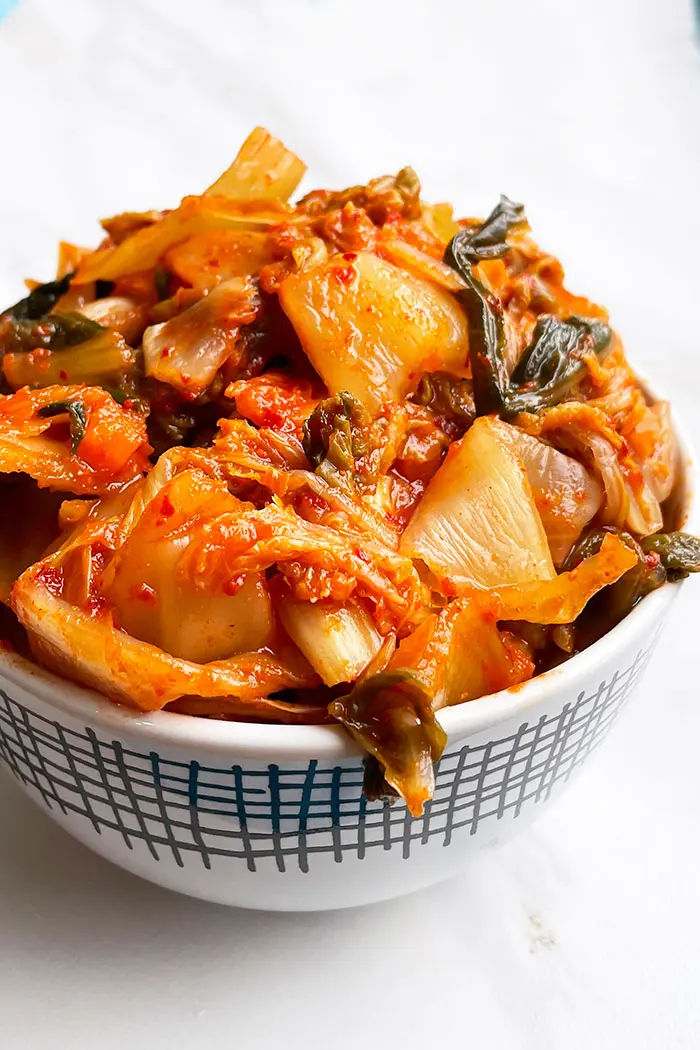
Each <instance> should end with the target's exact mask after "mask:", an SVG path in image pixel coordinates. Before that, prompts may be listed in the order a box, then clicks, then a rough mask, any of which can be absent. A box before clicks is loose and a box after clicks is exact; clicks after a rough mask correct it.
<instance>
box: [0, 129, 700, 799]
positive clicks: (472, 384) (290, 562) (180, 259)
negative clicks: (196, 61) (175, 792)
mask: <svg viewBox="0 0 700 1050" xmlns="http://www.w3.org/2000/svg"><path fill="white" fill-rule="evenodd" d="M304 172H305V166H304V164H303V162H302V161H301V160H300V159H299V158H298V157H297V156H296V155H295V154H294V153H292V152H291V150H289V149H288V148H287V147H286V146H285V145H284V144H283V143H281V142H280V141H279V140H278V139H275V138H274V137H273V136H271V135H270V134H269V132H267V131H265V129H263V128H256V129H255V130H254V131H253V132H252V133H251V135H250V136H249V137H248V139H247V140H246V141H245V143H244V144H243V146H242V147H241V149H240V151H239V152H238V154H237V156H236V157H235V159H234V161H233V163H232V164H231V165H230V167H229V168H227V169H226V171H225V172H224V173H223V174H222V175H221V176H220V177H219V178H218V179H215V180H214V181H213V182H212V183H211V185H210V186H209V188H208V189H207V190H206V191H205V192H204V193H201V194H199V195H195V196H190V197H185V198H184V200H182V201H181V202H180V203H179V204H178V203H177V202H170V204H171V205H173V204H174V205H175V206H174V207H170V208H164V209H162V210H160V209H159V210H150V211H143V212H128V211H126V212H123V213H122V214H121V215H117V216H114V217H112V218H109V219H105V220H103V223H102V226H103V229H104V232H105V239H104V240H103V241H102V243H101V244H100V246H99V247H98V248H97V249H96V250H95V251H89V250H86V249H83V248H78V247H76V246H74V245H70V244H67V243H63V244H62V245H61V247H60V252H59V259H60V262H59V271H58V276H57V279H56V280H53V281H49V282H47V283H45V284H42V285H38V286H36V287H35V288H34V290H33V291H31V292H30V293H29V294H28V295H27V296H26V297H25V298H24V299H22V300H20V301H19V302H18V303H16V304H15V305H14V306H11V307H9V308H8V309H7V310H5V311H4V312H3V313H1V314H0V371H1V376H0V390H1V391H2V392H1V393H0V497H1V498H2V503H1V505H0V510H1V511H2V512H1V513H0V541H1V543H0V546H1V548H2V549H1V550H0V602H2V603H3V623H4V622H7V620H8V618H9V617H12V616H13V617H14V620H13V621H12V623H13V627H12V636H13V639H14V640H15V641H16V640H17V639H18V638H19V639H20V641H21V643H22V644H23V645H24V647H25V649H27V651H31V653H32V654H33V658H34V659H35V660H37V661H38V662H39V663H41V664H43V665H44V666H46V667H48V668H50V669H51V670H53V671H54V672H56V673H58V674H60V675H63V676H64V677H66V678H68V679H70V680H72V681H75V682H79V683H82V684H84V685H87V686H90V687H92V688H95V689H98V690H99V691H101V692H102V693H103V694H105V696H107V697H109V698H110V699H111V700H113V701H114V702H116V703H120V704H124V705H130V706H132V707H135V708H138V709H140V710H142V711H155V710H165V711H168V712H169V711H174V712H178V713H179V714H181V715H182V714H185V715H187V716H189V717H200V718H213V719H245V720H257V721H273V722H284V723H320V724H324V723H327V724H332V725H336V726H342V727H344V729H345V730H346V731H347V732H348V733H349V734H350V736H351V737H352V738H353V740H354V741H355V742H356V744H357V746H358V747H359V748H360V749H361V750H362V751H363V753H364V755H365V782H364V783H365V793H366V795H367V798H368V799H387V798H388V799H390V800H395V799H396V798H397V797H400V798H402V799H403V800H404V801H405V803H406V806H407V808H408V811H410V813H411V814H412V815H413V816H419V815H420V814H421V813H422V812H423V807H424V806H425V804H426V803H427V802H428V801H429V800H430V798H431V797H432V794H433V791H434V787H435V772H434V767H435V763H436V762H437V761H438V760H439V758H440V756H441V754H442V752H443V749H444V747H445V742H446V736H445V732H444V730H443V728H442V726H441V722H440V719H441V717H442V716H441V711H442V710H443V709H444V708H445V707H448V706H453V705H457V704H464V703H473V702H474V701H476V700H478V699H479V698H482V697H488V696H490V695H491V694H493V693H496V692H499V691H501V690H507V689H511V688H514V687H516V686H518V685H520V684H521V683H523V682H526V681H527V680H528V679H530V678H532V677H533V675H535V674H538V673H540V672H542V671H545V670H547V669H548V668H551V667H553V666H555V665H557V664H559V663H561V662H562V661H563V660H566V659H568V658H570V657H574V658H575V657H576V654H577V653H578V652H580V651H581V650H582V649H584V648H585V647H586V646H588V645H590V644H592V643H594V642H595V641H596V639H597V638H599V637H600V635H601V634H602V633H604V632H605V631H608V630H610V629H611V628H612V627H614V625H615V624H616V623H617V622H619V620H620V619H621V618H622V617H624V616H626V615H627V614H628V613H629V612H630V610H631V609H632V608H633V607H634V606H635V605H636V604H637V603H638V602H640V601H646V600H647V596H648V595H649V594H650V592H652V591H653V590H655V589H657V588H658V587H660V586H664V585H667V584H669V582H673V581H675V580H678V579H681V578H683V577H685V576H687V575H688V574H690V573H695V572H698V571H700V540H698V539H695V538H694V537H692V536H688V535H687V534H686V533H684V532H681V531H679V529H680V528H681V523H682V519H681V515H682V511H683V492H684V478H683V470H682V467H683V464H682V458H681V456H680V454H679V450H678V444H677V441H676V438H675V435H674V430H673V425H672V419H671V415H670V409H669V406H668V404H667V403H666V402H657V401H655V400H654V399H653V398H652V397H650V396H649V394H648V393H647V391H646V390H645V388H644V387H643V385H642V384H641V383H640V382H639V380H638V379H637V377H636V375H635V374H634V372H633V370H632V368H631V367H630V365H629V363H628V362H627V360H626V358H625V354H624V350H623V348H622V344H621V342H620V339H619V337H618V336H617V335H616V334H615V332H614V331H613V329H612V328H611V326H610V324H609V320H608V316H607V313H606V311H605V310H604V309H603V308H602V307H600V306H597V305H596V304H595V303H592V302H590V301H589V300H588V299H586V298H584V297H582V296H577V295H573V294H572V293H570V292H569V291H568V290H567V289H566V287H565V284H564V272H563V270H562V267H561V265H560V263H559V262H558V260H557V259H555V258H554V257H553V256H551V255H550V254H548V253H546V252H544V251H542V250H541V249H540V248H539V247H538V246H537V245H536V244H535V242H534V241H533V240H532V238H531V236H530V233H529V226H528V223H527V219H526V217H525V211H524V208H523V206H522V205H520V204H515V203H513V202H512V201H511V200H509V199H508V198H507V197H501V199H500V201H499V203H498V204H497V205H496V207H495V208H494V209H493V211H492V212H491V214H490V215H489V216H488V217H487V218H486V219H485V220H483V221H480V220H478V219H475V218H459V217H456V216H455V213H454V211H453V209H452V207H451V206H450V205H448V204H436V205H431V204H429V203H427V202H426V201H425V200H423V199H422V190H421V185H420V180H419V179H418V176H417V175H416V173H415V171H414V170H413V169H412V168H409V167H404V168H402V169H401V170H400V171H399V172H398V173H397V174H396V175H395V176H390V175H386V176H380V177H378V178H376V179H372V180H371V181H370V182H368V183H367V184H366V185H350V186H348V187H347V188H344V189H342V188H341V189H339V190H313V191H311V192H310V193H308V194H306V196H305V197H303V198H302V199H301V200H299V201H297V202H296V203H290V200H291V197H292V194H294V193H295V192H296V190H297V186H298V183H299V181H300V180H301V178H302V176H303V175H304ZM22 632H24V637H23V638H22ZM484 702H485V703H488V700H485V701H484Z"/></svg>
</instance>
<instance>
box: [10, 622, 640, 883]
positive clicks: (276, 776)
mask: <svg viewBox="0 0 700 1050" xmlns="http://www.w3.org/2000/svg"><path fill="white" fill-rule="evenodd" d="M652 647H653V642H652V644H651V645H650V646H649V648H648V649H646V650H643V651H640V652H639V653H638V654H637V656H636V658H635V659H634V661H633V662H632V664H631V665H630V666H629V667H627V668H626V669H625V670H622V671H616V672H615V673H614V674H613V675H612V676H611V677H610V678H609V680H607V681H602V682H601V683H600V685H599V686H598V688H597V689H596V690H595V691H593V692H590V693H585V692H584V693H581V694H580V695H579V696H578V697H577V698H576V700H575V701H574V702H571V703H566V704H564V706H563V707H562V708H561V710H560V711H559V712H558V713H557V714H554V715H551V716H549V717H548V716H547V715H542V716H541V717H540V718H539V719H538V720H537V721H535V722H532V723H528V722H523V723H522V724H521V725H520V726H519V727H518V728H517V729H516V731H515V732H513V733H510V734H509V735H507V736H504V737H502V738H500V739H497V740H491V741H488V742H486V743H479V744H474V745H469V744H465V746H463V747H462V748H461V749H460V750H458V751H452V752H450V753H448V754H445V755H443V757H442V759H441V760H440V762H439V763H438V765H437V767H436V790H435V796H434V798H433V800H432V802H429V803H428V804H427V805H426V807H425V812H424V814H423V816H422V817H419V818H416V819H414V818H412V817H411V815H410V814H409V812H408V810H407V809H406V807H405V806H404V805H403V804H401V805H398V804H397V805H395V806H393V807H392V806H389V805H387V804H382V803H376V802H375V803H371V802H367V800H366V799H365V796H364V795H363V793H362V774H363V771H362V767H361V765H360V764H359V763H357V764H349V765H337V766H328V765H323V764H321V763H320V762H318V761H316V760H312V761H310V762H309V763H308V765H307V766H306V767H305V768H287V767H286V766H277V765H269V766H267V767H266V768H262V769H251V768H248V767H247V766H246V767H242V766H240V765H232V766H229V767H228V768H221V767H212V766H205V765H200V764H199V763H198V762H196V761H190V762H177V761H172V760H169V759H167V758H164V757H162V756H161V755H159V754H158V753H156V752H155V751H152V752H150V753H139V752H137V751H131V750H127V749H126V748H124V747H123V746H122V744H120V742H119V741H118V740H111V741H109V740H100V739H98V737H97V735H96V734H95V732H94V731H93V730H92V729H89V728H88V729H85V730H84V731H83V732H76V731H75V730H72V729H69V728H67V727H64V726H62V725H61V724H60V722H58V721H52V720H50V719H48V718H45V717H43V716H41V715H39V714H37V713H36V712H34V711H32V710H30V709H29V708H27V707H25V706H23V705H22V704H20V703H19V702H18V701H17V700H15V699H13V698H12V697H11V696H9V695H8V694H7V693H6V692H5V691H4V690H0V759H2V760H4V762H5V764H6V765H7V767H8V768H9V770H10V771H11V772H12V773H13V774H14V775H15V777H16V778H17V779H18V780H19V781H20V782H21V783H22V784H23V785H24V786H25V788H27V789H28V790H29V792H30V793H31V794H33V795H34V796H35V797H37V798H38V800H39V801H43V803H44V804H45V805H46V807H47V808H49V809H50V810H52V811H54V812H55V815H56V816H58V817H59V819H60V816H61V814H63V815H64V816H66V817H67V816H68V815H70V814H75V815H79V816H81V817H83V818H84V819H85V820H86V821H88V822H89V823H90V824H91V825H92V827H93V829H94V832H95V834H102V833H103V832H104V831H111V832H114V833H116V834H118V835H119V836H121V838H123V841H124V844H125V846H126V847H127V848H129V849H131V850H133V849H135V848H139V849H146V850H147V851H148V852H149V853H150V855H151V857H152V859H153V861H159V860H160V859H161V858H162V856H163V854H164V852H165V854H167V855H170V856H172V858H173V859H174V861H175V862H176V864H178V865H179V866H180V867H183V866H184V865H185V864H186V863H187V862H188V861H189V860H190V858H195V859H197V863H201V864H203V865H204V867H205V868H207V869H209V868H211V865H212V860H213V858H217V857H225V858H233V859H235V860H238V861H240V862H242V863H245V864H246V865H247V867H248V869H249V870H250V871H255V870H256V867H257V866H258V865H259V864H260V862H261V861H264V862H266V863H273V864H276V866H277V868H278V870H279V871H280V872H284V871H285V870H287V868H288V866H289V865H290V864H292V865H294V866H295V867H297V866H298V868H299V869H300V870H301V871H302V872H308V871H309V864H310V863H312V862H313V861H312V858H313V856H314V855H316V854H332V855H333V856H334V858H335V860H336V861H337V862H340V861H342V860H343V859H344V857H345V856H346V855H348V854H351V855H353V856H354V857H356V858H358V859H360V860H361V859H363V858H364V857H365V856H366V854H367V851H368V850H370V849H376V848H379V849H384V850H399V851H401V854H402V856H403V857H404V858H406V859H407V858H408V857H409V856H410V855H411V853H412V851H413V850H415V848H417V847H420V846H421V845H422V844H425V843H427V842H428V841H430V840H433V839H437V840H438V841H442V843H443V845H445V846H449V845H450V843H451V842H452V840H453V837H454V836H455V833H456V832H459V833H462V834H464V833H469V834H471V835H474V834H476V832H477V831H478V830H479V829H480V828H482V826H483V825H495V824H496V822H498V821H499V820H502V819H505V818H510V819H513V818H515V817H518V816H519V814H520V812H521V810H522V809H523V807H526V806H532V805H537V804H538V803H540V802H543V801H545V800H546V799H547V798H548V797H549V795H550V794H551V792H552V789H553V788H554V786H555V785H556V784H557V783H558V782H560V781H562V780H567V779H568V778H569V777H570V776H571V774H572V773H573V771H574V770H575V769H576V768H577V767H578V766H580V765H581V763H582V762H584V761H585V759H586V757H587V756H588V755H589V754H590V752H591V751H592V750H593V749H594V748H595V747H596V746H597V745H598V744H599V743H600V742H601V740H602V739H603V737H604V736H605V735H606V733H607V732H608V730H609V729H610V727H611V725H612V723H613V722H614V720H615V719H616V717H617V715H618V714H619V711H620V709H621V707H622V705H623V703H624V702H625V700H626V699H627V697H628V695H629V693H630V691H631V689H632V687H633V686H634V684H635V682H636V680H637V678H638V677H639V675H640V674H641V672H642V671H643V669H644V666H645V665H646V663H647V660H648V658H649V656H650V653H651V649H652Z"/></svg>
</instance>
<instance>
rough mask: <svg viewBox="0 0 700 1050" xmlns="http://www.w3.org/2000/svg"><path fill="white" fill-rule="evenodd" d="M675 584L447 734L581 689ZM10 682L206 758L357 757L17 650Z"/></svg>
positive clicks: (688, 461) (317, 735)
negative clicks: (131, 701)
mask: <svg viewBox="0 0 700 1050" xmlns="http://www.w3.org/2000/svg"><path fill="white" fill-rule="evenodd" d="M640 381H641V382H644V386H645V387H646V389H648V390H650V392H651V393H652V396H656V391H655V389H654V388H652V387H651V384H648V383H646V382H645V381H643V380H640ZM674 431H675V434H676V437H677V439H678V445H679V451H680V455H681V456H682V458H683V489H682V494H683V498H684V502H685V508H686V514H685V520H684V522H683V524H684V527H685V526H686V525H688V524H690V525H691V526H693V525H694V524H696V522H697V518H698V511H697V505H696V501H695V499H694V490H695V480H696V468H695V459H694V457H693V456H692V454H691V447H692V446H691V443H690V442H689V440H688V436H687V431H686V429H685V427H684V425H683V423H682V421H681V420H679V419H678V417H677V416H676V414H675V413H674ZM681 586H682V581H678V582H676V583H666V584H664V586H663V587H660V588H659V589H658V590H656V591H653V592H652V593H651V594H648V595H646V597H644V598H643V599H642V601H640V602H639V604H638V605H636V606H635V607H634V608H633V609H632V610H631V612H629V613H628V614H627V616H625V618H624V619H623V620H621V621H620V623H618V624H617V625H616V626H615V627H613V628H612V630H610V631H608V632H607V633H606V634H604V635H603V636H602V637H601V638H599V639H598V640H597V641H595V642H594V643H593V644H592V645H590V646H589V647H588V648H587V649H584V650H583V652H581V653H577V654H576V655H575V656H572V657H571V659H569V660H567V661H565V662H564V663H562V664H560V665H559V666H558V667H555V668H552V669H551V670H549V671H545V672H543V673H542V674H539V675H537V676H536V677H535V678H531V679H529V680H528V681H527V682H524V683H522V684H521V685H518V686H513V687H511V688H510V689H506V690H502V691H500V692H498V693H489V694H487V695H486V696H482V697H479V698H478V699H476V700H470V701H468V702H465V703H462V704H456V705H455V706H454V707H447V708H443V709H442V710H441V711H439V712H438V716H437V717H438V721H439V722H440V724H441V725H442V727H443V729H444V730H445V732H446V733H447V735H448V739H451V740H457V739H462V738H464V737H468V736H471V735H473V734H475V733H481V732H485V731H487V730H489V729H491V728H493V727H496V726H497V725H499V724H500V723H501V722H504V721H506V720H508V719H510V718H514V717H517V716H518V715H522V714H525V713H526V712H528V711H529V710H531V709H532V708H536V707H539V706H540V705H542V704H545V703H547V701H549V700H551V699H552V698H554V697H555V696H556V694H557V693H559V692H560V691H561V690H562V689H566V690H567V692H570V693H575V692H576V689H577V687H582V685H583V683H584V681H585V680H586V679H587V678H588V677H589V675H590V674H591V673H592V672H594V671H595V669H596V668H597V667H598V666H599V665H600V664H603V663H605V662H607V661H608V660H609V659H610V658H611V657H612V656H613V655H614V653H615V652H616V651H620V650H623V649H625V648H627V647H632V646H633V645H634V640H635V638H637V639H643V638H645V637H647V638H648V637H651V636H652V635H653V633H654V630H655V627H656V626H657V625H658V624H659V623H660V622H661V621H662V620H663V618H664V616H665V613H666V612H667V610H668V608H669V607H670V606H671V605H672V604H673V602H674V601H675V599H676V597H677V595H678V593H679V590H680V587H681ZM8 682H9V683H12V684H14V685H17V686H19V687H20V688H22V689H23V690H25V691H26V692H27V693H29V694H30V695H32V696H33V697H34V698H36V699H37V700H39V701H40V702H43V703H44V704H46V705H48V707H49V708H53V709H57V710H58V711H61V712H63V713H64V714H66V715H68V716H69V717H71V718H72V719H73V720H75V721H77V722H79V723H80V722H81V721H82V722H84V723H88V724H90V723H91V724H92V725H95V726H98V727H99V728H100V729H102V730H104V731H106V732H108V733H119V732H123V733H126V734H130V735H132V736H134V737H137V738H140V739H142V740H143V741H144V743H147V744H148V745H151V746H152V745H153V744H161V745H164V746H166V747H170V748H179V749H184V750H196V751H197V752H200V753H201V752H206V753H209V754H210V755H212V756H222V755H230V754H235V755H237V756H241V757H249V758H253V757H256V758H261V757H263V756H264V758H265V760H266V761H271V760H275V759H280V760H284V761H289V760H290V759H303V760H305V761H308V760H309V759H310V758H317V759H322V760H326V761H333V760H336V759H340V758H347V757H359V756H361V755H362V754H363V752H362V749H361V748H360V746H359V744H357V743H356V742H355V741H354V740H353V739H352V738H351V737H350V735H349V734H348V733H347V732H346V731H345V730H344V729H343V728H342V727H341V726H333V725H304V724H298V725H277V724H271V723H264V722H239V721H224V720H217V719H208V718H197V717H195V716H193V715H184V714H178V713H177V712H174V711H148V712H144V711H140V710H136V709H134V708H129V707H126V706H124V705H121V704H117V703H115V702H114V701H112V700H109V699H108V698H107V697H106V696H104V695H102V694H101V693H98V692H96V691H95V690H93V689H87V688H86V687H84V686H81V685H77V684H76V683H73V682H70V681H68V680H67V679H64V678H61V677H60V676H59V675H57V674H54V673H53V672H51V671H47V670H46V669H45V668H43V667H41V666H40V665H39V664H35V663H33V662H32V661H30V660H28V659H27V658H26V657H23V656H21V655H20V654H19V653H15V652H10V651H6V650H0V689H2V687H3V685H5V684H6V683H8Z"/></svg>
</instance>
